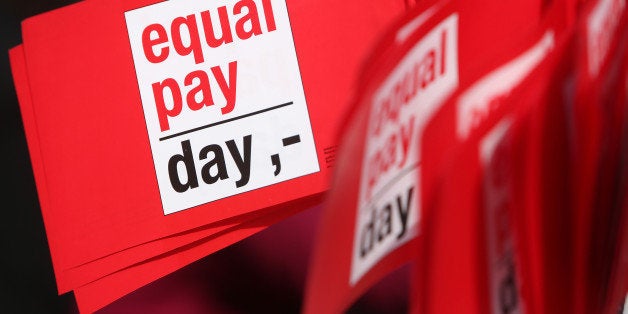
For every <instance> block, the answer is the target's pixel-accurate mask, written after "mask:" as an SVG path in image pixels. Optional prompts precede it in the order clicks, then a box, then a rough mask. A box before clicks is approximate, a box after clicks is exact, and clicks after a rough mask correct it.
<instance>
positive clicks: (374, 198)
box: [366, 162, 421, 207]
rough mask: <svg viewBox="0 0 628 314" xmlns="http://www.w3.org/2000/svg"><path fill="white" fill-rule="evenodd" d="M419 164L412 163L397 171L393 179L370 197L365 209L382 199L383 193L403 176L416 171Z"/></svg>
mask: <svg viewBox="0 0 628 314" xmlns="http://www.w3.org/2000/svg"><path fill="white" fill-rule="evenodd" d="M419 164H421V162H416V163H414V164H412V165H409V166H408V167H406V168H404V169H401V171H399V173H397V174H396V175H395V176H394V177H392V178H391V179H390V180H388V182H386V184H384V186H382V187H381V188H380V189H379V190H378V191H377V192H376V193H374V194H373V196H372V197H371V199H370V200H369V202H368V203H367V206H366V207H371V205H373V203H375V202H376V201H377V200H379V198H380V197H382V195H383V194H384V192H386V191H388V190H389V189H390V188H391V187H392V186H393V185H394V184H395V183H397V181H399V179H401V178H402V177H403V176H405V175H406V174H408V173H409V172H411V171H412V170H414V169H416V168H417V167H418V166H419Z"/></svg>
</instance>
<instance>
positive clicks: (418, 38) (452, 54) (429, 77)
mask: <svg viewBox="0 0 628 314" xmlns="http://www.w3.org/2000/svg"><path fill="white" fill-rule="evenodd" d="M539 11H540V4H538V3H534V2H533V3H530V2H525V3H523V2H521V3H508V4H504V3H497V2H496V3H491V5H486V6H481V7H479V6H476V5H470V4H469V5H466V3H465V2H457V1H444V2H437V3H435V4H434V3H424V4H419V5H417V6H416V7H415V8H413V9H412V11H411V13H410V14H408V15H407V16H405V17H404V18H402V19H400V20H399V21H398V22H397V23H396V24H395V25H393V27H391V28H390V29H389V30H388V32H387V35H386V37H385V38H384V39H382V41H380V43H379V44H378V45H377V46H376V47H374V49H373V54H372V56H371V58H370V59H369V62H368V65H367V67H366V68H365V69H364V70H363V72H362V73H363V74H362V80H361V81H359V82H357V84H358V86H360V87H359V88H358V92H357V94H356V96H355V101H354V108H353V110H352V111H351V113H350V115H349V117H348V118H347V122H346V126H345V128H344V129H343V133H342V134H341V137H340V138H341V139H340V143H341V144H340V151H339V156H338V165H339V167H338V168H337V172H336V173H335V179H334V181H333V182H332V190H331V191H330V193H329V194H328V199H327V201H326V210H325V212H324V214H323V216H322V221H321V225H320V229H319V230H318V238H317V244H316V247H315V251H314V255H313V258H312V264H311V271H310V274H309V276H308V285H307V289H306V295H305V308H304V312H305V313H328V312H341V311H343V310H344V309H346V308H347V307H348V306H349V305H350V304H351V303H352V302H353V301H354V300H355V299H356V298H357V297H358V296H359V295H360V294H361V293H363V292H364V291H366V289H367V288H368V287H369V286H370V285H372V284H373V283H374V282H376V281H378V280H379V279H381V278H382V277H383V276H384V275H386V274H387V273H388V272H390V271H392V270H393V269H395V268H397V267H399V266H400V265H401V264H403V263H406V262H410V261H412V260H414V259H415V257H416V254H417V253H418V251H417V249H416V247H415V243H413V241H415V240H416V237H417V236H419V237H421V234H422V232H423V222H422V220H423V218H422V217H423V209H422V208H421V207H420V206H419V204H421V203H422V198H423V192H422V190H421V188H422V185H423V184H422V183H421V184H419V181H417V179H418V177H419V174H418V172H419V169H423V166H422V165H420V164H421V163H422V159H421V154H422V153H423V152H422V151H421V150H420V149H419V146H420V143H421V142H422V132H423V128H424V127H425V122H426V121H428V120H429V118H430V117H431V115H432V114H433V113H434V112H435V111H437V110H438V108H439V107H440V105H441V104H442V102H443V101H444V99H445V98H446V97H447V96H448V95H449V94H450V93H452V92H453V91H455V90H456V88H457V87H458V86H459V85H460V84H463V82H465V84H466V80H468V79H469V77H468V76H467V75H468V73H470V72H471V71H472V69H473V68H474V67H475V66H476V64H475V62H476V61H475V60H478V59H481V58H487V57H490V55H491V50H490V49H487V47H489V46H491V45H494V44H495V41H496V40H499V39H500V38H505V37H506V36H510V32H513V31H515V29H516V30H517V31H521V29H522V28H525V27H524V26H523V25H526V24H528V23H530V21H536V20H537V19H538V17H539ZM487 55H488V56H487ZM421 171H422V170H421ZM330 287H333V289H331V288H330ZM332 291H333V292H332Z"/></svg>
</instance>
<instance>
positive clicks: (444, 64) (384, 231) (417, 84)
mask: <svg viewBox="0 0 628 314" xmlns="http://www.w3.org/2000/svg"><path fill="white" fill-rule="evenodd" d="M457 86H458V15H457V14H453V15H451V16H449V17H448V18H446V19H445V20H443V21H442V22H441V23H440V24H438V25H437V26H435V27H434V28H433V30H432V31H430V32H429V33H428V34H426V35H425V37H423V39H422V40H421V41H420V42H418V43H417V44H416V45H415V46H414V47H413V48H412V49H411V50H410V51H409V52H408V53H407V54H406V56H405V57H404V58H403V59H402V60H401V62H399V64H398V65H397V67H396V68H395V69H394V70H393V71H392V73H391V74H390V76H389V77H388V78H387V79H386V81H384V83H383V84H382V85H381V87H380V88H379V89H378V90H377V92H376V93H375V96H374V98H373V103H372V104H371V106H372V107H371V116H370V118H369V127H368V131H367V132H368V134H367V136H366V144H365V155H364V161H363V165H362V174H361V178H360V195H359V199H358V209H357V215H356V228H355V237H354V241H353V257H352V264H351V278H350V280H349V282H350V284H352V285H353V284H355V283H356V282H357V281H358V280H359V279H360V278H361V277H362V276H363V275H364V274H365V273H366V272H367V271H369V269H371V268H372V267H373V266H374V265H375V264H376V263H377V262H378V261H379V260H381V259H382V258H383V257H384V256H386V255H387V254H388V253H389V252H391V251H393V250H395V249H396V248H398V247H399V246H401V245H402V244H404V243H406V242H408V240H410V239H412V238H413V237H414V236H415V235H416V234H417V232H418V230H417V224H418V222H419V205H420V200H421V198H420V194H419V192H420V188H419V182H418V180H419V177H418V176H419V161H420V158H419V156H420V152H419V148H420V141H421V136H422V133H423V128H424V127H425V124H426V122H427V121H428V120H429V118H430V117H431V116H432V114H433V113H434V112H436V110H437V109H438V107H439V106H440V105H441V104H442V102H443V101H444V100H445V97H446V96H448V95H449V94H451V93H452V92H453V91H454V89H455V88H456V87H457Z"/></svg>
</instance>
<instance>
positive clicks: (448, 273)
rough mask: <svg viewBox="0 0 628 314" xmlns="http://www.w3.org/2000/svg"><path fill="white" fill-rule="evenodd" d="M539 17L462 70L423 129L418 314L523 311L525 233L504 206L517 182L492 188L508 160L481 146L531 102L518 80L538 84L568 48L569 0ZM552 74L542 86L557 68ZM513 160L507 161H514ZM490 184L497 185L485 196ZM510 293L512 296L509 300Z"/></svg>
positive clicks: (509, 203) (414, 297)
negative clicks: (521, 246)
mask: <svg viewBox="0 0 628 314" xmlns="http://www.w3.org/2000/svg"><path fill="white" fill-rule="evenodd" d="M543 20H544V22H543V23H541V24H539V25H538V27H537V29H536V30H535V31H533V32H531V33H529V34H523V33H522V34H520V35H521V36H520V38H511V40H510V42H508V41H501V42H500V45H495V46H494V47H493V50H492V51H493V56H492V58H488V59H482V60H481V61H479V62H478V63H479V64H480V65H481V66H484V67H485V68H484V69H482V68H481V67H480V68H476V71H475V72H466V73H467V75H469V76H470V77H473V78H474V79H473V80H472V81H467V82H469V83H467V85H466V86H463V87H462V88H460V89H459V90H458V92H457V93H456V94H454V95H453V96H452V97H451V98H450V99H449V100H448V101H447V102H446V103H445V104H444V105H443V106H442V107H441V109H440V111H439V112H438V113H437V114H436V115H435V116H434V117H433V119H432V120H431V121H430V122H429V124H428V126H427V127H426V130H425V135H424V141H423V144H422V152H423V155H422V160H423V165H422V166H423V171H422V172H421V178H422V184H423V185H422V192H423V205H422V206H423V211H424V233H425V236H424V237H422V238H421V241H420V243H421V245H420V250H421V255H420V256H419V260H418V263H419V265H420V267H419V268H418V271H417V275H416V276H415V278H414V279H413V280H414V281H415V283H414V285H415V286H414V287H413V288H414V292H413V293H412V296H411V300H412V302H413V305H412V306H411V309H412V311H413V313H455V312H457V311H461V310H462V309H464V311H467V312H477V313H501V311H502V310H504V309H506V310H508V311H510V312H508V313H520V312H521V311H522V309H523V308H525V306H524V307H523V308H522V307H521V303H522V301H521V299H522V296H523V297H526V299H529V297H527V296H526V295H525V293H527V292H529V290H527V289H524V290H523V291H522V290H521V289H520V287H518V285H519V284H520V283H521V280H520V278H521V271H522V270H521V269H520V267H519V266H517V267H514V265H520V264H521V259H520V256H519V255H520V252H519V251H518V250H516V249H515V248H517V247H518V243H517V242H518V241H517V239H518V238H519V235H518V234H516V233H515V232H514V231H511V230H510V229H511V227H512V226H516V224H514V223H512V222H508V221H512V215H511V214H510V213H508V212H509V211H511V210H513V209H512V208H510V206H512V202H513V199H514V198H515V197H514V191H510V190H512V187H511V186H509V185H510V184H511V183H508V182H512V181H508V182H502V183H501V185H487V182H488V181H487V180H489V179H490V178H491V176H493V174H492V173H493V171H497V170H496V169H493V166H496V167H500V169H502V168H504V167H505V166H503V165H499V164H495V165H493V164H492V162H489V161H490V160H491V158H488V157H486V156H485V158H484V157H483V158H484V159H478V158H480V157H481V156H478V154H479V153H478V152H481V151H482V149H483V148H482V145H483V144H481V143H484V142H490V140H489V139H490V138H493V142H495V141H497V139H495V138H501V137H502V136H504V134H506V130H509V129H510V128H511V125H512V124H513V122H514V121H517V119H518V117H519V116H520V115H522V114H523V113H524V112H525V108H530V107H531V105H532V103H533V101H527V98H526V97H527V95H525V94H522V91H519V90H520V89H521V88H522V87H521V86H520V85H521V84H524V85H530V84H531V83H530V82H529V81H537V79H535V78H534V75H535V73H538V72H539V69H540V68H542V67H549V68H552V67H551V66H550V65H548V61H546V59H548V56H550V55H555V54H557V52H554V50H556V49H557V48H556V47H557V46H559V47H563V46H565V44H564V43H563V42H564V37H565V35H564V33H565V31H564V29H565V27H566V26H568V25H569V22H568V21H569V19H568V14H566V11H565V10H564V4H560V3H556V4H554V7H552V8H551V9H550V10H548V11H547V13H545V14H544V17H543ZM564 49H565V48H564V47H563V48H561V49H558V50H559V51H562V50H564ZM555 58H556V56H553V57H552V59H555ZM547 71H548V72H546V73H545V77H546V79H545V80H538V82H539V84H540V83H541V82H546V81H547V79H548V77H549V76H548V75H550V74H551V73H552V72H551V71H550V70H547ZM526 82H527V83H526ZM541 86H543V85H541ZM515 94H518V96H514V95H515ZM522 95H525V96H522ZM499 125H501V127H500V126H499ZM500 130H501V131H500ZM508 133H509V134H510V133H511V132H510V131H508ZM489 134H501V135H500V136H497V135H489ZM513 136H514V135H509V136H508V137H509V138H512V137H513ZM508 141H509V142H510V141H512V139H508ZM469 142H470V143H469ZM496 145H497V144H495V143H494V145H493V146H496ZM510 145H512V144H508V146H510ZM497 146H499V145H497ZM469 147H471V148H469ZM489 155H490V154H489ZM490 156H492V155H490ZM490 156H489V157H490ZM500 158H501V159H504V158H503V157H500ZM510 158H512V157H509V158H507V159H505V160H506V161H508V163H509V164H512V163H514V162H515V161H514V160H511V159H510ZM501 159H499V160H501ZM478 163H479V164H478ZM500 171H506V170H504V169H502V170H500ZM485 172H486V173H485ZM508 173H511V171H508ZM504 176H505V175H500V177H504ZM506 179H508V180H510V178H505V179H504V180H506ZM502 181H503V180H502ZM493 190H495V191H496V192H495V191H494V192H495V193H489V192H490V191H493ZM500 191H501V192H500ZM506 192H508V193H506ZM502 194H503V195H502ZM454 195H455V197H453V196H454ZM499 195H501V196H499ZM499 197H502V198H503V199H502V198H499ZM494 198H497V199H494ZM497 201H499V202H498V203H499V204H501V205H500V206H506V209H504V208H502V207H495V206H497V205H496V204H493V202H497ZM491 204H492V205H491ZM496 217H501V218H500V219H503V220H499V219H497V218H496ZM504 220H505V221H504ZM500 230H501V231H500ZM497 231H500V232H497ZM498 248H501V249H498ZM517 282H518V283H519V284H515V283H517ZM504 288H505V290H504ZM470 291H471V292H470ZM504 293H508V295H507V296H506V297H507V298H506V299H504V295H503V294H504Z"/></svg>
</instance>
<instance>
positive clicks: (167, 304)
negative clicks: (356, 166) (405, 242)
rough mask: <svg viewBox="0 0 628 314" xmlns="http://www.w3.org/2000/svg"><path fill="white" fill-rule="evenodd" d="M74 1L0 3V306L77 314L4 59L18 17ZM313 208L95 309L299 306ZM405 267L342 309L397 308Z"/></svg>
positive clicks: (402, 304)
mask: <svg viewBox="0 0 628 314" xmlns="http://www.w3.org/2000/svg"><path fill="white" fill-rule="evenodd" d="M72 2H75V1H51V0H46V1H44V0H28V1H25V0H22V1H18V0H5V1H0V25H1V26H0V31H1V39H2V40H1V47H0V73H1V75H2V76H1V81H0V89H1V91H0V97H1V100H0V104H1V108H2V111H1V113H0V119H1V123H0V124H1V127H2V141H3V144H2V153H1V154H0V155H1V156H2V157H1V158H2V159H0V162H1V164H0V170H1V171H2V174H3V175H2V179H3V184H2V188H1V191H2V194H3V197H2V203H1V204H2V205H0V208H1V210H2V215H1V217H2V218H1V219H2V222H1V223H0V230H1V234H0V236H1V237H0V241H1V243H2V250H1V251H0V255H1V258H0V267H1V268H0V285H1V286H0V289H1V290H0V312H2V313H78V310H77V307H76V303H75V301H74V296H73V295H72V294H71V293H67V294H64V295H61V296H58V295H57V292H56V286H55V279H54V273H53V270H52V265H51V260H50V254H49V251H48V244H47V242H46V233H45V229H44V225H43V220H42V216H41V212H40V208H39V203H38V200H37V191H36V188H35V182H34V179H33V173H32V169H31V166H30V159H29V155H28V150H27V146H26V139H25V136H24V130H23V126H22V122H21V116H20V111H19V106H18V102H17V97H16V95H15V89H14V85H13V80H12V77H11V69H10V65H9V58H8V50H9V49H10V48H11V47H14V46H16V45H18V44H19V43H21V41H22V39H21V32H20V22H21V21H22V20H23V19H25V18H27V17H30V16H33V15H36V14H39V13H43V12H46V11H49V10H52V9H55V8H59V7H62V6H64V5H67V4H70V3H72ZM320 211H321V208H319V207H315V208H309V209H304V211H303V212H301V213H299V214H297V215H295V216H293V217H291V218H289V219H287V220H285V221H283V222H281V223H279V224H277V225H275V226H272V227H270V228H268V229H266V230H265V231H262V232H260V233H258V234H257V235H255V236H253V237H250V238H248V239H246V240H243V241H241V242H239V243H237V244H235V245H233V246H231V247H228V248H226V249H224V250H222V251H219V252H217V253H215V254H212V255H210V256H208V257H206V258H204V259H201V260H199V261H197V262H195V263H193V264H191V265H189V266H187V267H185V268H183V269H181V270H179V271H177V272H175V273H173V274H171V275H169V276H166V277H164V278H163V279H161V280H158V281H156V282H154V283H152V284H150V285H148V286H145V287H143V288H141V289H139V290H137V291H136V292H134V293H132V294H130V295H128V296H126V297H124V298H122V299H121V300H119V301H117V302H115V303H113V304H111V305H110V306H107V307H106V308H104V309H103V310H102V311H100V312H101V313H209V312H211V313H215V312H219V313H298V312H299V310H300V308H301V305H302V294H303V287H304V283H305V276H306V272H307V263H308V260H309V253H310V251H311V247H312V238H313V236H314V234H315V231H316V222H317V219H318V216H319V213H320ZM407 273H408V270H407V269H406V268H402V269H401V270H399V271H397V272H395V273H393V274H392V275H391V276H389V277H387V278H386V279H384V280H383V281H382V282H380V283H379V284H378V285H377V286H375V287H374V288H373V289H371V290H370V291H369V292H368V293H366V294H365V295H364V296H363V297H362V298H361V299H360V300H358V301H357V302H356V303H355V304H354V305H353V306H352V307H351V308H350V309H349V310H348V312H350V313H405V312H406V309H407V302H406V296H407V289H408V287H407V280H406V278H407Z"/></svg>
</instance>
